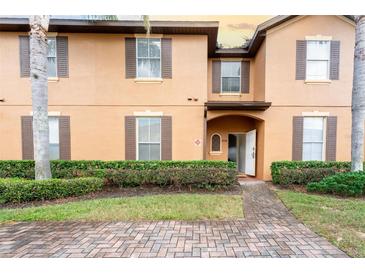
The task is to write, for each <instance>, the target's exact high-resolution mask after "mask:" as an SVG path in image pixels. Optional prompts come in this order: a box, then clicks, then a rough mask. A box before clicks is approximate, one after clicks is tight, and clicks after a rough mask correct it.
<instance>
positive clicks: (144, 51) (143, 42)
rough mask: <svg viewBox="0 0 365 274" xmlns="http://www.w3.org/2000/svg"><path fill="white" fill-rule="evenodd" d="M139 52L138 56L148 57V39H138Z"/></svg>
mask: <svg viewBox="0 0 365 274" xmlns="http://www.w3.org/2000/svg"><path fill="white" fill-rule="evenodd" d="M137 47H138V48H137V53H138V57H148V40H147V39H140V38H139V39H137Z"/></svg>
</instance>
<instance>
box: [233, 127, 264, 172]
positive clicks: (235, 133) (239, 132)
mask: <svg viewBox="0 0 365 274" xmlns="http://www.w3.org/2000/svg"><path fill="white" fill-rule="evenodd" d="M251 130H256V143H255V148H256V149H255V154H256V157H255V170H257V133H258V130H257V128H254V129H251ZM251 130H248V131H228V132H227V157H226V158H227V159H228V150H229V142H228V141H229V137H228V136H229V134H233V135H237V134H245V135H246V134H247V133H248V132H250V131H251ZM236 155H237V159H238V149H237V144H236ZM244 157H245V156H244ZM237 170H238V166H237ZM255 173H256V172H255ZM244 174H245V173H244ZM248 176H251V175H248ZM256 176H257V175H255V176H251V177H256Z"/></svg>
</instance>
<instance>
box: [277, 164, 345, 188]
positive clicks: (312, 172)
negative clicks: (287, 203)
mask: <svg viewBox="0 0 365 274" xmlns="http://www.w3.org/2000/svg"><path fill="white" fill-rule="evenodd" d="M336 172H338V171H337V170H336V169H335V168H300V169H286V168H284V169H282V170H281V179H280V184H281V185H290V184H297V185H306V184H307V183H309V182H318V181H320V180H322V179H323V178H324V177H327V176H330V175H334V174H336Z"/></svg>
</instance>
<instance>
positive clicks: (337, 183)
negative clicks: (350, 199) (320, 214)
mask: <svg viewBox="0 0 365 274" xmlns="http://www.w3.org/2000/svg"><path fill="white" fill-rule="evenodd" d="M307 190H308V191H310V192H319V193H327V194H336V195H340V196H361V195H364V194H365V172H346V173H338V174H336V175H333V176H329V177H326V178H324V179H323V180H321V181H320V182H314V183H309V184H308V185H307Z"/></svg>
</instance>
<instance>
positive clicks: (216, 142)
mask: <svg viewBox="0 0 365 274" xmlns="http://www.w3.org/2000/svg"><path fill="white" fill-rule="evenodd" d="M212 151H221V138H220V137H219V135H218V134H214V135H213V136H212Z"/></svg>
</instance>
